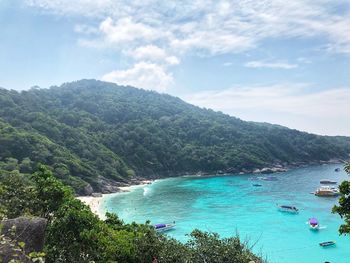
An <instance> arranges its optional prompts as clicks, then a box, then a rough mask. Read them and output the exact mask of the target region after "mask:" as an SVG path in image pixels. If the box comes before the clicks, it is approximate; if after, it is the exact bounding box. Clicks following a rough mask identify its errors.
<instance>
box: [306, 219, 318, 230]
mask: <svg viewBox="0 0 350 263" xmlns="http://www.w3.org/2000/svg"><path fill="white" fill-rule="evenodd" d="M308 223H309V227H310V229H312V230H318V229H319V228H320V224H319V223H318V220H317V219H316V218H315V217H312V218H310V219H309V221H308Z"/></svg>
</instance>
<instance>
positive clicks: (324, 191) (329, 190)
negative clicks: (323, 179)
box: [314, 185, 340, 197]
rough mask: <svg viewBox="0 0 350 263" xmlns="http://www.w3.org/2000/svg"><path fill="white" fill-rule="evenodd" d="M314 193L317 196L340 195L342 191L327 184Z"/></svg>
mask: <svg viewBox="0 0 350 263" xmlns="http://www.w3.org/2000/svg"><path fill="white" fill-rule="evenodd" d="M314 194H315V195H316V196H323V197H334V196H338V195H339V194H340V193H339V190H338V188H336V187H331V186H328V185H325V186H321V187H320V188H318V189H317V190H316V192H315V193H314Z"/></svg>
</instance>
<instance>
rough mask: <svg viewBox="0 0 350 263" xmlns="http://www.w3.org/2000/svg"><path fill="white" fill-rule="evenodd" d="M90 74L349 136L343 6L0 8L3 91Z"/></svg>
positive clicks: (276, 1)
mask: <svg viewBox="0 0 350 263" xmlns="http://www.w3.org/2000/svg"><path fill="white" fill-rule="evenodd" d="M92 78H94V79H100V80H104V81H109V82H115V83H117V84H120V85H131V86H135V87H138V88H143V89H147V90H156V91H158V92H160V93H168V94H171V95H174V96H177V97H180V98H182V99H183V100H185V101H187V102H189V103H192V104H194V105H198V106H200V107H205V108H212V109H214V110H218V111H222V112H224V113H227V114H230V115H232V116H236V117H239V118H241V119H243V120H249V121H259V122H269V123H274V124H280V125H284V126H287V127H289V128H293V129H298V130H302V131H307V132H310V133H317V134H322V135H347V136H350V118H349V117H350V1H349V0H293V1H285V0H259V1H258V0H231V1H220V0H217V1H207V0H202V1H198V0H192V1H186V0H179V1H156V0H143V1H126V0H99V1H97V0H0V87H3V88H7V89H15V90H24V89H28V88H30V87H32V86H36V85H37V86H40V87H42V88H47V87H49V86H51V85H60V84H62V83H64V82H69V81H74V80H79V79H92Z"/></svg>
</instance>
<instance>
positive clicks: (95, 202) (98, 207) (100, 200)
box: [76, 180, 155, 219]
mask: <svg viewBox="0 0 350 263" xmlns="http://www.w3.org/2000/svg"><path fill="white" fill-rule="evenodd" d="M154 181H155V180H141V181H137V183H136V182H134V184H130V185H127V186H120V187H118V191H116V192H114V193H108V194H100V196H93V195H90V196H77V197H76V198H77V199H78V200H80V201H81V202H83V203H84V204H85V205H87V206H88V207H90V209H91V212H93V213H94V214H95V215H97V216H98V217H99V218H100V219H104V218H105V211H102V209H103V206H102V205H103V204H104V200H105V198H106V197H107V196H111V195H115V194H121V193H127V192H131V191H132V190H134V189H136V188H139V187H144V186H146V185H149V184H152V183H153V182H154Z"/></svg>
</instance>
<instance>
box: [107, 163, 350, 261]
mask: <svg viewBox="0 0 350 263" xmlns="http://www.w3.org/2000/svg"><path fill="white" fill-rule="evenodd" d="M337 167H341V166H340V165H323V166H312V167H307V168H300V169H295V170H291V171H288V172H286V173H280V174H277V175H276V176H277V177H278V181H259V183H261V184H262V185H263V186H262V187H254V186H252V183H254V181H251V180H249V178H251V177H257V175H231V176H222V177H208V178H198V177H195V178H184V177H182V178H172V179H166V180H159V181H156V182H154V183H153V184H152V185H147V186H143V187H136V188H134V189H133V191H131V192H128V193H118V194H115V195H112V196H110V197H108V198H106V199H105V200H104V204H103V207H102V209H105V210H108V211H111V212H115V213H117V214H118V215H119V216H120V217H121V218H122V219H124V220H125V221H126V222H131V221H136V222H140V223H141V222H145V221H146V220H147V219H149V220H150V221H151V222H152V223H163V222H172V221H174V220H175V221H176V229H174V230H172V231H170V232H168V235H170V236H172V237H174V238H177V239H178V240H180V241H185V240H186V239H187V236H186V234H187V233H190V232H191V230H193V229H195V228H198V229H201V230H205V231H212V232H217V233H219V234H220V235H221V236H223V237H225V236H232V235H235V234H236V233H237V232H238V233H239V235H240V237H241V238H242V239H247V240H248V241H249V243H250V244H254V243H256V242H257V243H256V245H255V246H254V248H253V250H254V251H255V252H257V253H262V255H263V256H265V257H266V258H267V260H268V261H269V262H272V263H295V262H308V263H316V262H318V263H319V262H325V261H330V262H332V263H349V262H350V237H346V236H339V235H338V227H339V225H340V224H341V222H342V221H341V219H340V217H339V216H338V215H334V214H332V213H331V208H332V206H333V205H334V204H335V203H336V202H337V198H322V197H316V196H314V195H312V194H310V192H312V191H314V190H316V188H317V187H318V186H319V181H320V179H325V178H327V179H332V180H336V181H338V182H341V181H342V180H345V179H347V177H348V176H347V175H346V173H345V172H344V171H341V172H334V169H335V168H337ZM276 203H278V204H291V205H295V206H296V207H298V208H299V209H300V212H299V214H295V215H294V214H288V213H283V212H279V211H278V210H277V208H276ZM310 217H316V218H317V219H318V220H319V222H320V225H321V228H322V229H320V230H319V231H312V230H310V229H309V228H308V225H307V224H306V222H307V220H308V218H310ZM328 240H335V241H336V246H334V247H328V248H322V247H320V246H319V245H318V243H319V242H322V241H328Z"/></svg>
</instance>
